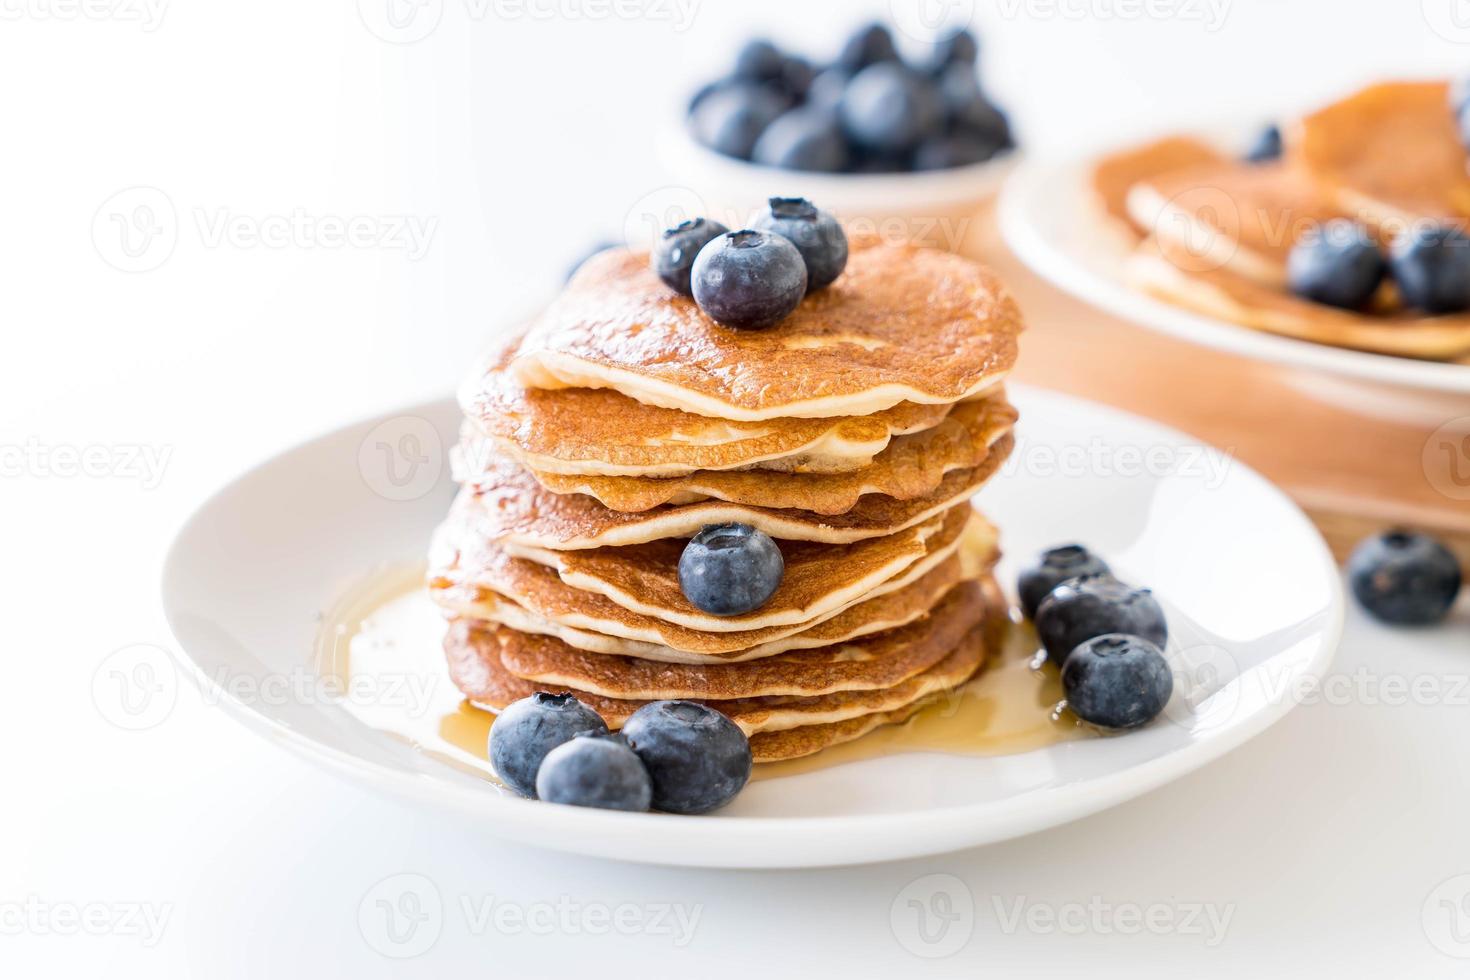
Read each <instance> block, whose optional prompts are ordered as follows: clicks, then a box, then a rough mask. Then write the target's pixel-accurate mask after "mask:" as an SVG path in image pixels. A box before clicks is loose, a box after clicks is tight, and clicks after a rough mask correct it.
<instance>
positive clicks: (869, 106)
mask: <svg viewBox="0 0 1470 980" xmlns="http://www.w3.org/2000/svg"><path fill="white" fill-rule="evenodd" d="M839 112H840V114H841V117H842V126H843V128H844V129H846V130H847V134H848V136H849V137H850V138H851V139H852V140H853V141H854V142H857V143H859V144H861V145H862V146H864V147H867V148H869V149H872V150H879V151H883V152H889V153H900V152H903V151H905V150H908V149H910V148H912V147H914V146H917V145H918V144H919V143H920V142H922V141H923V140H924V138H925V137H927V136H930V135H931V134H933V133H934V132H936V131H937V130H938V127H939V125H940V123H941V122H942V121H943V105H942V104H941V102H940V98H939V93H938V91H936V89H935V87H934V84H933V83H932V81H931V80H930V79H928V78H926V77H924V76H923V75H920V74H918V73H917V72H915V71H912V70H911V69H909V68H906V67H904V66H903V65H901V64H897V63H893V62H882V63H880V64H876V65H873V66H871V67H869V68H864V69H863V70H862V71H860V72H859V73H858V74H857V75H855V76H853V79H852V81H851V82H849V83H848V85H847V89H846V91H844V92H843V93H842V103H841V105H840V107H839Z"/></svg>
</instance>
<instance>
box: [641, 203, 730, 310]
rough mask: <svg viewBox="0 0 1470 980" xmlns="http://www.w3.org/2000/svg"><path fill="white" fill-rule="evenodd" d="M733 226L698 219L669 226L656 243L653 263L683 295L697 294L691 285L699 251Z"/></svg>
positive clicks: (652, 258) (661, 277) (660, 275)
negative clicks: (691, 274) (690, 278)
mask: <svg viewBox="0 0 1470 980" xmlns="http://www.w3.org/2000/svg"><path fill="white" fill-rule="evenodd" d="M729 230H730V229H729V228H726V227H725V226H724V225H722V224H720V223H719V222H718V221H710V220H709V219H708V218H694V219H692V220H690V221H684V222H681V223H679V224H677V225H675V226H674V227H672V228H667V229H665V230H664V233H663V234H662V235H660V236H659V237H658V241H656V242H654V243H653V254H652V255H650V256H649V264H650V265H652V266H653V271H654V272H656V273H658V277H659V278H660V279H662V280H663V281H664V282H665V283H667V284H668V287H669V288H670V289H672V290H673V291H674V292H676V293H678V294H679V295H681V296H693V295H694V291H693V290H692V289H691V288H690V285H689V276H690V271H691V270H692V269H693V268H694V259H695V256H697V255H699V250H700V249H702V248H704V247H705V246H706V245H708V244H709V243H710V241H711V240H712V239H715V238H718V237H719V236H721V235H723V234H725V233H726V232H728V231H729Z"/></svg>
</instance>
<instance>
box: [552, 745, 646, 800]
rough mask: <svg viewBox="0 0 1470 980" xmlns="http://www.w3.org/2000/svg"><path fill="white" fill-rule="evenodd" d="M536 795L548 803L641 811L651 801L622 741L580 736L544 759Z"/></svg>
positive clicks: (639, 766) (639, 767) (640, 769)
mask: <svg viewBox="0 0 1470 980" xmlns="http://www.w3.org/2000/svg"><path fill="white" fill-rule="evenodd" d="M536 795H537V796H539V797H540V798H541V799H543V800H545V801H546V802H547V803H566V804H568V805H570V806H595V807H599V808H601V809H603V810H634V811H638V812H642V811H644V810H647V809H648V807H649V804H650V803H651V802H652V801H653V782H652V781H651V780H650V779H649V778H648V769H647V768H645V767H644V765H643V761H642V760H641V759H639V758H638V754H637V753H636V752H634V751H633V750H632V749H631V748H630V747H629V746H628V743H627V742H626V741H624V740H623V739H622V738H619V737H618V736H616V735H594V734H592V733H590V732H580V733H578V734H577V735H576V736H575V737H574V738H573V739H572V740H571V741H569V742H563V743H562V744H560V745H558V746H557V747H556V748H554V749H552V750H551V751H550V752H548V753H547V754H546V758H545V760H543V761H542V763H541V769H540V771H539V772H537V773H536Z"/></svg>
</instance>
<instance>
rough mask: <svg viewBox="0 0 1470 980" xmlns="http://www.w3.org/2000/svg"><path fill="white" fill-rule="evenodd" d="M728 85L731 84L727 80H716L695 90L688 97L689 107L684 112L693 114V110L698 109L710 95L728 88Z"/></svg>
mask: <svg viewBox="0 0 1470 980" xmlns="http://www.w3.org/2000/svg"><path fill="white" fill-rule="evenodd" d="M730 84H731V82H730V79H728V78H717V79H715V80H714V81H712V82H705V83H704V84H703V85H701V86H700V87H699V88H698V89H697V90H695V92H694V94H693V95H692V96H690V98H689V107H688V109H687V110H686V112H688V113H689V114H691V115H692V114H693V113H694V110H696V109H698V108H699V104H700V103H701V102H703V101H704V100H705V99H707V98H709V97H710V96H711V95H714V94H715V93H716V92H718V91H720V90H722V89H725V88H729V87H730Z"/></svg>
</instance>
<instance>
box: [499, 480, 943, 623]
mask: <svg viewBox="0 0 1470 980" xmlns="http://www.w3.org/2000/svg"><path fill="white" fill-rule="evenodd" d="M969 510H970V508H969V507H968V506H965V507H959V508H956V509H955V510H954V511H953V513H952V516H951V517H950V519H949V520H948V521H946V519H945V518H943V517H935V518H933V519H931V520H929V521H926V522H924V523H923V524H919V525H916V526H914V527H911V528H908V529H907V530H904V531H900V532H898V533H897V534H890V535H888V536H887V537H883V538H869V539H867V540H865V541H857V542H854V543H852V544H818V543H814V542H809V541H787V542H783V543H782V544H781V555H782V558H783V559H784V560H785V563H786V573H785V575H784V576H782V578H781V584H780V585H779V586H778V587H777V589H776V591H775V593H774V594H773V595H772V596H771V597H770V598H769V599H767V600H766V601H765V603H763V604H762V605H761V607H760V608H759V609H755V610H752V611H751V612H748V613H742V614H741V615H738V616H715V615H712V614H710V613H707V612H705V611H704V610H702V609H700V608H698V607H697V606H695V605H694V604H693V603H691V602H690V601H689V600H688V599H687V598H685V596H684V590H683V589H682V588H681V587H680V585H679V559H680V557H681V556H682V555H683V553H684V548H685V546H686V545H687V544H688V542H686V541H683V540H680V539H677V538H664V539H660V540H658V541H650V542H648V543H647V544H636V545H630V546H628V547H626V548H590V549H587V550H585V551H550V550H548V549H544V548H527V547H523V546H520V545H506V546H505V552H506V553H507V554H509V555H511V556H512V557H514V558H523V559H526V560H528V561H533V562H536V563H537V564H540V565H545V566H547V567H550V568H553V569H555V570H556V573H557V575H558V576H560V578H561V580H562V582H563V583H564V584H566V585H569V586H571V587H572V588H574V589H581V590H584V591H586V592H591V593H593V594H595V595H600V596H603V597H605V598H608V599H611V600H612V601H613V602H615V603H617V604H618V605H620V606H622V607H623V608H624V609H627V610H629V611H631V612H635V613H640V614H642V615H644V616H653V617H656V618H658V619H661V620H663V621H664V622H666V623H673V624H675V625H678V626H687V627H689V628H690V629H697V630H704V631H705V632H710V633H735V632H745V631H749V630H757V629H765V628H767V627H771V626H794V625H797V624H799V623H806V622H810V621H812V620H813V619H816V618H818V617H820V616H824V615H827V614H829V613H832V612H834V611H835V610H838V609H843V608H846V607H847V606H850V605H851V604H852V603H854V602H857V601H859V600H861V599H862V598H863V596H865V595H867V594H868V593H869V592H871V591H873V590H874V589H875V588H877V587H878V586H880V585H882V584H883V583H884V582H886V581H888V580H889V579H891V578H894V577H896V576H898V575H899V574H901V573H902V572H903V570H904V569H906V568H908V567H909V566H910V565H912V564H913V563H914V562H916V561H918V560H919V559H920V558H922V557H924V556H925V555H926V554H927V553H928V550H929V549H928V548H927V546H926V545H925V543H924V542H925V541H926V540H927V539H929V538H931V537H935V536H938V535H939V534H940V533H941V532H942V531H943V530H944V528H945V524H946V523H948V524H949V527H950V530H951V532H952V533H953V534H954V535H955V536H956V537H958V536H959V533H960V531H961V530H962V529H963V527H964V523H965V520H966V519H967V514H968V512H969Z"/></svg>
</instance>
